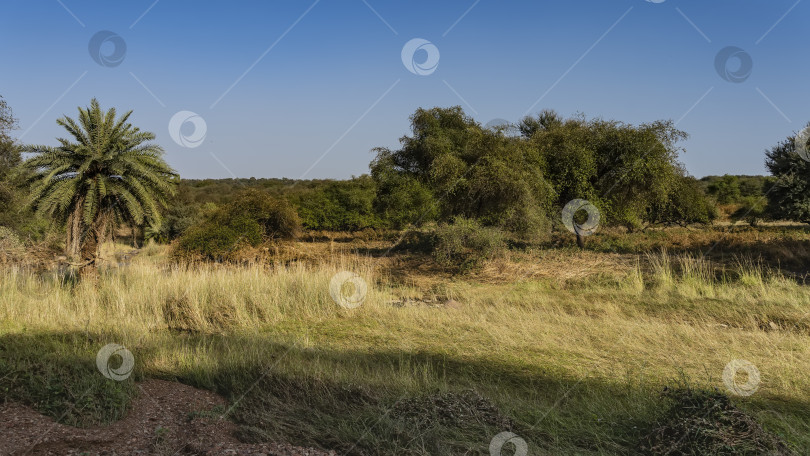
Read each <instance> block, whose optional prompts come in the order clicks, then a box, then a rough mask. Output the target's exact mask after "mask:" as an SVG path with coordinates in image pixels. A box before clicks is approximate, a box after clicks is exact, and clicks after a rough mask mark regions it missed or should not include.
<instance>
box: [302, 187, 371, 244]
mask: <svg viewBox="0 0 810 456" xmlns="http://www.w3.org/2000/svg"><path fill="white" fill-rule="evenodd" d="M375 193H376V188H375V185H374V181H373V180H372V179H371V178H370V177H369V176H360V177H356V178H353V179H351V180H348V181H332V182H328V183H326V184H324V185H322V186H319V187H316V188H315V189H312V190H309V191H307V192H305V193H300V194H298V195H296V196H295V197H294V200H293V203H294V204H295V205H296V206H297V208H298V214H299V215H300V217H301V223H302V225H303V226H304V227H305V228H307V229H310V230H328V231H359V230H362V229H365V228H380V227H381V226H382V221H381V220H380V218H379V217H377V215H376V214H375V212H374V207H373V202H374V195H375Z"/></svg>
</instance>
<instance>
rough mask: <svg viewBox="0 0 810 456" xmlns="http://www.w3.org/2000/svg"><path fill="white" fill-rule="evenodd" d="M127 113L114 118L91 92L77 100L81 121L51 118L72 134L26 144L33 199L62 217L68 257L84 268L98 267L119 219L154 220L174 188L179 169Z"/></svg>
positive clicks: (35, 204)
mask: <svg viewBox="0 0 810 456" xmlns="http://www.w3.org/2000/svg"><path fill="white" fill-rule="evenodd" d="M131 114H132V111H129V112H127V113H126V114H124V115H123V116H121V117H120V118H118V119H116V116H115V108H112V109H110V110H108V111H107V112H104V111H102V110H101V107H100V106H99V104H98V101H97V100H96V99H95V98H94V99H93V100H92V101H91V102H90V107H89V108H81V107H79V118H78V122H77V121H75V120H73V119H71V118H70V117H67V116H65V117H63V118H61V119H58V120H57V121H56V123H58V124H59V125H61V126H62V127H64V128H65V130H67V131H68V133H70V136H72V137H73V138H72V140H68V139H64V138H59V139H58V141H59V143H60V145H59V146H58V147H50V146H26V147H25V148H24V151H25V152H28V153H33V154H34V156H33V157H31V158H30V159H28V160H26V161H25V163H24V167H25V168H26V169H28V170H29V171H30V172H31V177H30V179H29V183H30V185H31V206H32V207H33V208H34V209H36V210H37V211H38V212H40V213H42V214H45V215H47V216H50V217H53V218H54V219H56V220H58V221H59V222H61V223H66V227H67V230H66V231H67V242H66V252H67V255H68V258H70V259H71V261H72V262H74V264H75V262H76V261H77V260H80V262H79V263H78V265H79V266H80V267H82V268H83V267H85V266H90V267H94V266H95V263H96V259H97V258H98V248H99V246H100V244H101V242H102V241H104V240H105V239H106V237H107V235H108V234H109V233H110V232H111V231H112V230H114V229H115V227H116V226H117V225H118V224H121V223H127V224H130V225H131V224H135V225H143V224H144V222H148V223H158V222H159V221H160V219H161V210H162V209H164V208H165V207H166V205H167V199H168V198H169V197H170V196H171V195H173V194H174V193H175V189H176V184H177V177H178V175H177V173H175V171H174V170H173V169H172V168H171V167H169V165H167V164H166V162H165V161H164V160H163V149H162V148H161V147H160V146H158V145H156V144H153V143H150V142H149V141H152V140H154V139H155V135H154V134H153V133H150V132H145V131H140V129H139V128H138V127H133V126H132V124H130V123H128V122H127V119H129V116H130V115H131Z"/></svg>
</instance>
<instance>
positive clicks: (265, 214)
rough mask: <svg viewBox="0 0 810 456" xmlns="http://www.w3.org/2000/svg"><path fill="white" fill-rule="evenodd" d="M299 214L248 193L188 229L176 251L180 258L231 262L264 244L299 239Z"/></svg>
mask: <svg viewBox="0 0 810 456" xmlns="http://www.w3.org/2000/svg"><path fill="white" fill-rule="evenodd" d="M300 231H301V222H300V220H299V219H298V213H296V212H295V209H293V207H292V206H290V204H289V203H288V202H287V201H285V200H279V199H275V198H273V197H271V196H270V195H268V194H267V193H265V192H262V191H260V190H253V189H251V190H246V191H244V192H242V193H240V194H239V195H238V196H237V197H236V198H235V199H234V200H233V201H232V202H231V203H228V204H227V205H226V206H224V207H222V208H220V209H217V210H215V211H214V212H213V213H212V214H210V215H209V216H208V217H207V218H206V220H205V221H203V222H202V223H201V224H199V225H196V226H193V227H191V228H189V229H187V230H186V231H185V232H184V233H183V235H182V236H181V237H180V240H179V242H178V243H177V247H176V249H175V256H176V257H179V258H186V259H194V258H201V259H206V260H214V261H228V260H233V259H235V258H237V253H238V251H239V250H240V248H242V247H245V246H252V247H255V246H257V245H259V244H260V243H261V242H262V241H265V240H271V239H290V238H293V237H296V236H298V234H299V233H300Z"/></svg>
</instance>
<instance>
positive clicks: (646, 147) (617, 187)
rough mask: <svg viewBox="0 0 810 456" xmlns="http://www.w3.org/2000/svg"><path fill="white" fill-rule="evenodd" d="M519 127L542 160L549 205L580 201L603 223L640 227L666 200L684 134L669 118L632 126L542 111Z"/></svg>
mask: <svg viewBox="0 0 810 456" xmlns="http://www.w3.org/2000/svg"><path fill="white" fill-rule="evenodd" d="M520 131H521V132H522V134H523V136H524V137H525V138H526V139H527V140H528V141H529V142H530V144H531V146H532V147H534V148H536V149H537V150H538V151H539V153H540V156H541V157H542V161H543V163H545V164H546V169H545V177H546V179H547V180H548V182H549V184H550V186H551V187H552V189H553V193H554V195H555V197H556V200H555V205H556V206H557V207H563V206H565V204H567V203H568V202H569V201H571V200H573V199H578V198H579V199H586V200H588V201H590V202H591V203H592V204H594V205H595V206H596V207H598V208H599V209H600V211H601V212H602V214H601V215H602V220H603V223H607V224H613V225H624V226H626V227H628V228H637V227H639V226H641V224H642V222H643V221H645V219H647V217H648V214H649V213H651V212H652V211H653V210H654V208H656V207H658V208H661V207H664V206H666V205H668V204H670V203H669V199H670V197H672V196H673V195H674V191H675V189H676V188H677V186H678V185H679V182H680V181H681V178H682V176H683V174H684V173H683V171H682V169H681V167H680V165H679V164H678V162H677V157H678V153H679V152H680V150H681V149H679V148H678V147H677V143H678V142H679V141H680V140H682V139H685V138H686V137H687V135H686V133H684V132H682V131H680V130H677V129H676V128H675V127H674V125H673V124H672V122H669V121H657V122H653V123H649V124H642V125H639V126H633V125H628V124H624V123H621V122H617V121H607V120H602V119H594V120H586V119H585V118H584V117H582V116H579V117H573V118H570V119H563V118H562V117H560V116H559V115H557V114H556V113H554V112H553V111H543V112H541V113H540V114H539V115H538V116H537V117H536V118H532V117H527V118H525V119H523V121H522V122H521V124H520ZM659 212H660V211H659ZM675 214H677V212H673V213H672V214H671V215H675ZM646 221H649V220H646Z"/></svg>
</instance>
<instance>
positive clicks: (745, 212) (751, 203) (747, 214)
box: [731, 196, 769, 226]
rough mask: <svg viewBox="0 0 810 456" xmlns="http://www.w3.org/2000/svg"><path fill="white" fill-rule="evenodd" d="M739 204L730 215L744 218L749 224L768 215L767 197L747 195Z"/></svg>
mask: <svg viewBox="0 0 810 456" xmlns="http://www.w3.org/2000/svg"><path fill="white" fill-rule="evenodd" d="M741 203H742V204H741V206H740V208H739V209H737V210H736V211H735V212H734V213H733V214H732V215H731V217H732V218H733V219H735V220H744V221H746V222H748V224H749V225H751V226H757V225H758V224H759V222H761V221H762V220H764V219H766V218H768V217H769V214H768V204H767V199H766V198H763V197H761V196H748V197H745V198H743V199H742V201H741Z"/></svg>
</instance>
